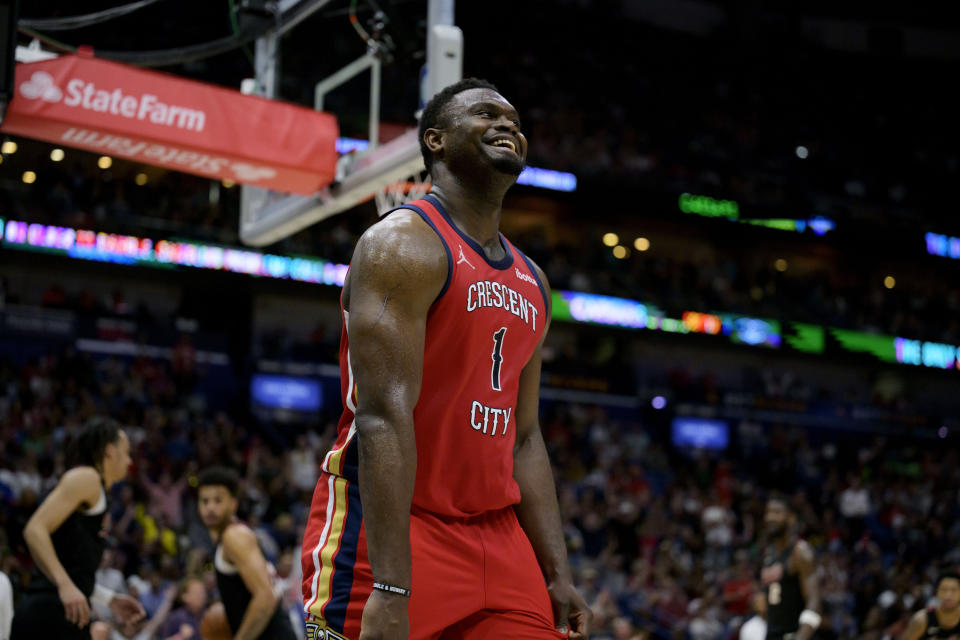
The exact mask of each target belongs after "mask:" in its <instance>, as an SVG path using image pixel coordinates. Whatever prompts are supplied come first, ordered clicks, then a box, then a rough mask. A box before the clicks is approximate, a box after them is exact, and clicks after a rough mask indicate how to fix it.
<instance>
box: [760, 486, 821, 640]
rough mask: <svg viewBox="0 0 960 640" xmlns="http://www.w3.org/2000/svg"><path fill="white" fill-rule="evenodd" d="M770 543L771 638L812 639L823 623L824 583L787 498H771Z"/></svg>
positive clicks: (766, 565)
mask: <svg viewBox="0 0 960 640" xmlns="http://www.w3.org/2000/svg"><path fill="white" fill-rule="evenodd" d="M765 522H766V530H767V535H768V536H769V544H768V546H767V548H766V551H765V553H764V558H763V573H762V574H761V577H762V579H763V586H764V589H765V590H766V593H767V640H782V639H784V638H787V639H792V640H809V638H811V637H812V636H813V634H814V632H815V631H816V630H817V628H818V627H819V626H820V622H821V617H820V613H819V610H820V585H819V584H818V582H817V566H816V560H815V558H814V555H813V549H812V548H811V547H810V545H809V544H808V543H807V542H806V541H804V540H800V539H799V538H798V537H797V536H796V534H795V533H794V525H795V523H796V516H795V515H794V513H793V511H792V510H791V509H790V506H789V505H788V504H787V502H786V500H784V499H782V498H770V499H769V500H768V501H767V509H766V516H765Z"/></svg>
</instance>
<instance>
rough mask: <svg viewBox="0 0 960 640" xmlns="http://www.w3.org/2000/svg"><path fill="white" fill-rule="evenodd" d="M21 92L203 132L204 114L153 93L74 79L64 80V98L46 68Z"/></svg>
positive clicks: (89, 109) (90, 108) (43, 98)
mask: <svg viewBox="0 0 960 640" xmlns="http://www.w3.org/2000/svg"><path fill="white" fill-rule="evenodd" d="M20 95H22V96H23V97H24V98H27V99H28V100H44V101H46V102H60V100H61V99H62V100H63V105H64V106H67V107H79V108H80V109H86V110H88V111H95V112H97V113H109V114H110V115H114V116H120V117H123V118H129V119H131V120H144V121H149V122H152V123H154V124H159V125H164V126H167V127H174V128H176V129H186V130H187V131H203V128H204V126H205V125H206V123H207V114H206V113H205V112H204V111H202V110H200V109H191V108H189V107H184V106H182V105H176V104H167V103H165V102H161V101H160V100H159V99H158V98H157V96H155V95H153V94H152V93H144V94H141V95H134V94H126V93H124V92H123V89H120V88H116V89H113V90H112V91H107V90H106V89H99V88H97V86H96V85H95V84H94V83H93V82H87V81H86V80H82V79H81V78H73V79H71V80H70V81H69V82H67V90H66V98H64V92H63V91H62V90H61V89H60V87H58V86H57V84H56V82H55V81H54V79H53V76H52V75H50V74H49V73H47V72H46V71H34V72H33V75H32V76H30V79H29V80H28V81H26V82H24V83H22V84H21V85H20Z"/></svg>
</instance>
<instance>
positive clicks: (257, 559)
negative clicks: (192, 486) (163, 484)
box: [197, 467, 296, 640]
mask: <svg viewBox="0 0 960 640" xmlns="http://www.w3.org/2000/svg"><path fill="white" fill-rule="evenodd" d="M238 485H239V479H238V478H237V474H236V473H235V472H233V471H231V470H230V469H226V468H224V467H210V468H208V469H205V470H204V471H203V472H202V473H201V474H200V477H199V478H198V483H197V487H198V488H197V493H198V496H197V510H198V511H199V512H200V519H201V520H203V524H204V525H205V526H206V527H207V531H209V532H210V537H211V538H213V541H214V542H215V543H217V550H216V553H215V555H214V568H215V569H216V573H217V589H219V591H220V599H221V600H222V601H223V608H224V611H226V614H227V622H228V623H229V625H230V630H231V631H232V632H233V637H234V640H255V639H256V638H263V639H264V640H294V639H295V638H296V636H295V635H294V633H293V627H291V626H290V619H289V618H288V617H287V614H286V612H285V611H284V610H283V607H281V606H280V600H279V598H278V597H277V594H276V593H275V591H274V587H273V578H272V567H271V566H270V565H269V563H268V562H267V560H266V558H264V557H263V552H262V551H261V550H260V545H259V543H258V542H257V536H256V535H255V534H254V533H253V531H252V530H251V529H250V527H248V526H247V525H245V524H244V523H242V522H240V521H239V520H237V488H238Z"/></svg>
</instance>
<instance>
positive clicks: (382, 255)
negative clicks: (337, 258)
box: [344, 210, 447, 640]
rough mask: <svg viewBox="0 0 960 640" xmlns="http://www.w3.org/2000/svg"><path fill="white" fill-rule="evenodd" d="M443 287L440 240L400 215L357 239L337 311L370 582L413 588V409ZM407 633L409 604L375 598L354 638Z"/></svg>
mask: <svg viewBox="0 0 960 640" xmlns="http://www.w3.org/2000/svg"><path fill="white" fill-rule="evenodd" d="M446 279H447V257H446V252H445V249H444V248H443V244H442V243H441V241H440V239H439V237H438V236H437V235H436V232H434V231H433V230H432V229H431V228H430V227H429V226H428V225H427V224H426V223H425V222H423V221H422V220H421V219H420V217H419V216H417V215H416V214H415V213H414V212H412V211H405V210H401V211H398V212H396V213H393V214H391V215H390V216H389V217H388V218H386V219H385V220H383V221H382V222H380V223H378V224H376V225H374V226H373V227H371V228H370V229H369V230H368V231H367V232H366V233H365V234H364V235H363V237H361V238H360V242H359V243H358V244H357V248H356V250H355V252H354V255H353V260H352V261H351V265H350V276H349V282H348V285H347V290H346V291H345V292H344V307H345V308H346V309H347V311H348V312H349V318H348V321H347V334H348V337H349V338H348V339H349V345H350V365H351V367H352V370H353V375H354V380H355V382H356V385H357V387H356V397H357V411H356V427H357V437H358V446H359V475H360V500H361V503H362V504H363V519H364V527H365V529H366V535H367V549H368V555H369V558H370V566H371V569H372V571H373V579H374V581H376V582H380V583H383V584H387V585H392V586H396V587H401V588H404V589H409V588H410V504H411V502H412V500H413V486H414V480H415V478H416V471H417V449H416V441H415V438H414V429H413V410H414V407H415V406H416V404H417V400H418V398H419V397H420V381H421V376H422V373H423V352H424V336H425V332H426V325H427V314H428V313H429V311H430V307H431V305H432V304H433V302H434V300H436V298H437V296H438V295H439V294H440V291H441V290H442V289H443V286H444V283H445V282H446ZM408 634H409V621H408V617H407V598H405V597H404V596H402V595H394V594H388V593H385V592H383V591H379V590H374V591H373V593H372V594H371V596H370V598H369V599H368V600H367V603H366V606H365V607H364V611H363V617H362V619H361V631H360V638H361V640H380V639H389V640H399V639H403V638H406V637H407V636H408Z"/></svg>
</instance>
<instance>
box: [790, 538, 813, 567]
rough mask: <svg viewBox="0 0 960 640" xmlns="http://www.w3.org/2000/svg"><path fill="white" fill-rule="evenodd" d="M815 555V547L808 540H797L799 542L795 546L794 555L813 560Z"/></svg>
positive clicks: (807, 560) (798, 557) (803, 559)
mask: <svg viewBox="0 0 960 640" xmlns="http://www.w3.org/2000/svg"><path fill="white" fill-rule="evenodd" d="M815 555H816V554H815V553H814V551H813V547H812V546H810V543H809V542H807V541H806V540H797V544H795V545H794V546H793V557H794V558H796V559H798V560H801V561H806V562H813V559H814V556H815Z"/></svg>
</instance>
